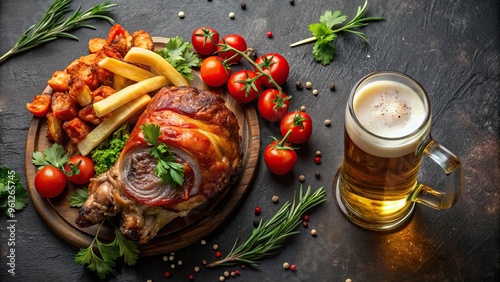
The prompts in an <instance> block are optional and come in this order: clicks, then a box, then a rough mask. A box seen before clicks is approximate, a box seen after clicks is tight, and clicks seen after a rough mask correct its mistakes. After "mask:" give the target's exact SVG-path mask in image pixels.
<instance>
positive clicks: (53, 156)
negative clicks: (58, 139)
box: [32, 143, 69, 171]
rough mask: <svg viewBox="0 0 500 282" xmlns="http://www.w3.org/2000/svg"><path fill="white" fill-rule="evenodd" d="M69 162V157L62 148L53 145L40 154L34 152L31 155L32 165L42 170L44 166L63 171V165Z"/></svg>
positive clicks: (55, 144)
mask: <svg viewBox="0 0 500 282" xmlns="http://www.w3.org/2000/svg"><path fill="white" fill-rule="evenodd" d="M68 161H69V156H68V154H67V153H66V150H65V149H64V147H63V146H61V145H59V144H57V143H54V144H52V146H51V147H47V148H45V151H43V154H42V152H40V151H36V152H34V153H33V159H32V162H33V164H34V165H36V166H38V169H39V170H40V169H42V168H43V167H44V166H48V165H51V166H54V167H56V168H58V169H60V170H63V171H64V165H65V164H66V163H67V162H68Z"/></svg>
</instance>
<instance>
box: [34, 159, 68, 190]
mask: <svg viewBox="0 0 500 282" xmlns="http://www.w3.org/2000/svg"><path fill="white" fill-rule="evenodd" d="M64 188H66V176H65V175H64V173H63V172H62V171H60V170H59V169H57V168H56V167H54V166H44V167H43V168H42V169H40V170H39V171H38V172H37V173H36V175H35V189H36V191H37V192H38V194H40V196H42V197H46V198H54V197H57V196H59V194H61V193H62V191H64Z"/></svg>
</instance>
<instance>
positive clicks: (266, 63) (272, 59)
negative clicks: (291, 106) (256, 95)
mask: <svg viewBox="0 0 500 282" xmlns="http://www.w3.org/2000/svg"><path fill="white" fill-rule="evenodd" d="M255 63H257V65H259V67H261V68H262V70H263V71H264V72H265V73H267V74H269V75H271V77H272V78H273V80H274V81H275V82H276V83H277V84H278V85H279V86H281V85H283V84H284V83H285V82H286V80H287V78H288V74H289V73H290V65H289V64H288V61H287V60H286V59H285V57H283V56H282V55H280V54H278V53H271V54H266V55H264V56H261V57H259V58H257V60H255ZM255 71H258V70H257V68H255ZM262 85H263V86H265V87H267V88H275V86H274V85H273V84H271V82H269V79H267V77H265V76H263V77H262Z"/></svg>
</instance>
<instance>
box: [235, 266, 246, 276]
mask: <svg viewBox="0 0 500 282" xmlns="http://www.w3.org/2000/svg"><path fill="white" fill-rule="evenodd" d="M243 268H244V267H243ZM234 274H236V275H237V276H239V275H240V271H239V270H238V269H236V270H235V271H234Z"/></svg>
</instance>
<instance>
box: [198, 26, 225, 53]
mask: <svg viewBox="0 0 500 282" xmlns="http://www.w3.org/2000/svg"><path fill="white" fill-rule="evenodd" d="M219 40H220V35H219V33H218V32H217V31H216V30H215V29H213V28H211V27H206V26H202V27H199V28H197V29H195V30H194V31H193V34H192V35H191V43H192V44H193V48H194V49H195V50H196V52H198V54H200V55H212V54H214V53H215V51H217V43H219Z"/></svg>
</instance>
